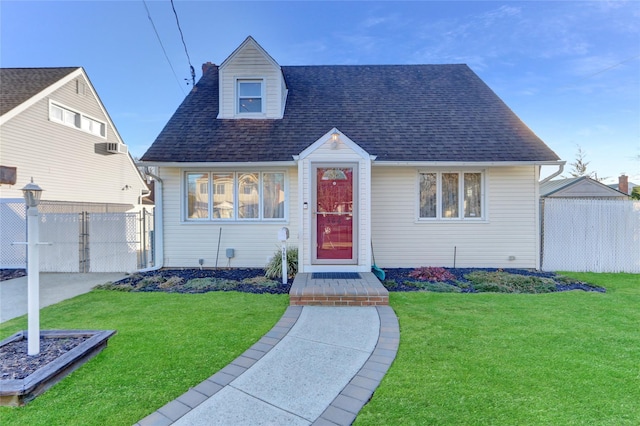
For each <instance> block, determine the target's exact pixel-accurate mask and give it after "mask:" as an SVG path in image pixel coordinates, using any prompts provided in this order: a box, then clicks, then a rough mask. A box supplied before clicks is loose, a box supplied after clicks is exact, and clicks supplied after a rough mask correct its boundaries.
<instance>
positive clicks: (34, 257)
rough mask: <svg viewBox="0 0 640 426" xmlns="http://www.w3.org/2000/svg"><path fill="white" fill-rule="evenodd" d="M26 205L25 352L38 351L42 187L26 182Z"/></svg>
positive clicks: (23, 191)
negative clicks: (39, 211)
mask: <svg viewBox="0 0 640 426" xmlns="http://www.w3.org/2000/svg"><path fill="white" fill-rule="evenodd" d="M22 194H23V195H24V201H25V203H26V205H27V320H28V321H27V322H28V324H27V325H28V329H27V332H28V334H27V354H28V355H31V356H34V355H38V354H39V353H40V255H39V253H38V251H39V247H38V245H39V244H40V243H39V239H40V238H39V232H40V230H39V225H40V223H39V218H38V204H40V196H41V195H42V188H40V187H39V186H38V185H36V184H35V183H33V178H31V183H28V184H27V185H26V186H25V187H24V188H22Z"/></svg>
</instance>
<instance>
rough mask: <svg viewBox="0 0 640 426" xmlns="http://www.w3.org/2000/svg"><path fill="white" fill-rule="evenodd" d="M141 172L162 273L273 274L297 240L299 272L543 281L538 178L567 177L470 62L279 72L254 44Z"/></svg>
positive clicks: (197, 96)
mask: <svg viewBox="0 0 640 426" xmlns="http://www.w3.org/2000/svg"><path fill="white" fill-rule="evenodd" d="M142 161H143V163H144V164H147V165H149V166H154V167H157V170H158V178H159V180H158V182H156V184H157V187H156V209H160V212H161V213H160V214H161V218H160V219H159V220H158V222H161V223H162V225H161V226H162V230H161V231H160V230H158V232H156V236H157V237H158V238H159V239H160V240H161V241H157V242H156V247H157V252H158V254H159V255H160V257H161V258H162V262H163V266H165V267H198V266H199V260H200V259H202V261H203V266H205V267H207V266H214V264H217V263H218V262H219V257H220V256H221V255H220V253H226V250H225V249H227V248H233V249H234V251H233V255H234V257H233V258H230V259H229V264H230V265H231V266H236V267H263V266H264V265H265V264H266V262H267V259H268V258H269V257H270V256H272V255H273V254H274V252H275V251H277V250H278V248H279V247H280V245H279V244H280V243H279V241H278V233H279V230H280V229H281V228H282V227H287V228H288V229H289V231H290V238H289V240H288V244H289V245H293V246H297V247H298V252H299V254H298V256H299V271H300V272H315V271H318V272H321V271H326V272H328V271H333V272H342V271H354V272H355V271H369V270H370V268H371V265H372V256H373V255H374V254H375V260H376V264H377V265H378V266H381V267H417V266H454V265H456V266H458V267H518V268H537V267H539V265H540V255H539V253H540V250H539V221H538V214H539V212H538V209H537V206H538V196H539V193H538V188H539V186H538V181H539V177H540V167H541V166H543V165H546V166H557V167H558V169H559V170H560V169H561V167H560V166H561V165H562V164H564V162H562V161H560V160H559V158H558V156H557V155H556V154H555V153H554V152H553V151H552V150H551V149H550V148H548V147H547V146H546V145H545V144H544V143H543V141H541V140H540V139H539V138H538V137H537V136H536V135H535V134H534V133H533V132H532V131H531V130H530V129H529V128H527V126H526V125H525V124H524V123H522V121H520V120H519V119H518V117H517V116H516V115H515V114H514V113H513V112H512V111H511V110H510V109H509V108H508V107H507V106H506V105H505V104H504V103H503V102H502V101H501V100H500V99H499V98H498V96H497V95H496V94H495V93H493V92H492V91H491V90H490V89H489V87H487V85H486V84H485V83H484V82H483V81H482V80H481V79H480V78H479V77H478V76H477V75H476V74H474V73H473V72H472V71H471V70H470V69H469V68H468V67H467V66H466V65H371V66H369V65H363V66H361V65H356V66H349V65H345V66H280V65H279V64H278V63H277V62H276V60H275V59H273V58H272V57H271V56H270V55H269V54H268V53H267V52H266V51H265V50H264V49H263V48H262V47H261V46H260V45H259V44H258V43H257V42H256V41H255V40H254V39H253V38H252V37H248V38H247V39H246V40H245V41H244V42H243V43H242V44H241V45H240V46H239V47H238V48H237V49H236V50H235V51H234V52H233V53H231V55H230V56H229V57H228V58H227V59H225V60H224V61H223V62H222V64H221V65H220V66H216V65H213V64H211V63H206V64H204V65H203V75H202V78H201V79H200V80H199V82H198V83H197V84H196V85H195V86H194V88H193V90H192V91H191V93H190V94H189V95H188V96H187V97H186V98H185V100H184V102H183V103H182V104H181V105H180V106H179V107H178V109H177V110H176V112H175V113H174V115H173V116H172V117H171V118H170V120H169V121H168V123H167V124H166V126H165V128H164V129H163V130H162V131H161V133H160V134H159V135H158V137H157V139H156V140H155V141H154V143H153V144H152V146H151V147H150V148H149V149H148V151H147V152H146V153H145V154H144V155H143V157H142ZM558 173H560V171H558ZM158 227H160V225H159V224H158ZM222 256H223V259H225V258H224V255H222ZM225 260H226V259H225ZM220 263H221V264H222V260H220Z"/></svg>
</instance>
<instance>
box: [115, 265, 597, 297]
mask: <svg viewBox="0 0 640 426" xmlns="http://www.w3.org/2000/svg"><path fill="white" fill-rule="evenodd" d="M413 270H414V269H413V268H390V269H385V270H384V271H385V274H386V277H385V280H384V285H385V287H387V289H388V290H389V291H396V292H408V291H420V289H419V288H417V287H416V286H410V285H406V284H405V283H406V282H407V281H417V280H416V279H415V278H411V277H410V276H409V273H410V272H411V271H413ZM446 270H447V271H448V272H449V273H451V274H453V276H455V279H452V280H448V281H443V282H445V283H447V284H450V285H453V286H458V285H459V284H460V283H463V284H467V285H464V286H462V287H460V290H461V292H463V293H474V292H475V290H474V289H473V286H471V285H468V284H469V281H468V280H466V279H465V278H464V276H465V275H466V274H468V273H470V272H474V271H504V272H508V273H512V274H519V275H530V276H537V277H543V278H551V279H554V280H555V281H556V290H555V291H570V290H583V291H596V292H605V291H606V290H605V289H604V288H602V287H595V286H593V285H590V284H587V283H584V282H580V281H573V280H569V279H567V278H566V277H564V278H560V276H558V275H557V274H555V273H553V272H541V271H534V270H527V269H495V268H446ZM175 276H177V277H181V278H182V283H183V284H184V283H186V282H187V281H189V280H191V279H194V278H218V279H224V280H236V281H238V282H239V283H238V284H237V285H235V286H232V287H229V286H227V287H224V288H213V289H212V288H206V289H196V290H194V289H185V288H184V287H182V286H180V285H178V286H173V287H166V286H164V287H163V286H162V285H161V284H160V283H148V284H145V285H140V283H141V282H142V281H143V280H144V279H148V278H150V277H155V278H156V279H157V278H158V277H162V279H161V280H160V281H162V280H167V279H169V278H171V277H175ZM263 276H264V270H263V269H259V268H231V269H215V270H214V269H202V270H200V269H161V270H159V271H152V272H145V273H137V274H133V275H130V276H129V277H127V278H125V279H123V280H120V281H118V282H116V283H114V284H116V285H117V286H121V287H126V288H127V291H141V292H149V291H165V292H179V293H202V292H208V291H216V290H219V291H230V290H231V291H241V292H247V293H271V294H288V293H289V290H290V288H291V284H292V279H289V281H288V283H287V284H286V285H283V284H282V283H281V282H278V280H275V281H276V283H275V285H274V283H273V282H272V283H271V285H270V286H265V285H262V284H260V283H241V281H242V280H245V279H249V278H257V277H263Z"/></svg>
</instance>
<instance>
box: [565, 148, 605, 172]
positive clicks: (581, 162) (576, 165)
mask: <svg viewBox="0 0 640 426" xmlns="http://www.w3.org/2000/svg"><path fill="white" fill-rule="evenodd" d="M577 147H578V152H577V153H576V159H575V161H574V162H573V163H569V165H570V166H571V167H573V169H571V171H570V172H569V174H570V175H571V177H580V176H587V177H589V178H591V179H595V180H597V181H603V180H605V179H608V178H607V177H598V173H597V172H587V166H588V165H589V163H590V162H589V161H585V158H586V157H587V154H586V153H585V152H584V151H583V150H582V147H581V146H580V145H577Z"/></svg>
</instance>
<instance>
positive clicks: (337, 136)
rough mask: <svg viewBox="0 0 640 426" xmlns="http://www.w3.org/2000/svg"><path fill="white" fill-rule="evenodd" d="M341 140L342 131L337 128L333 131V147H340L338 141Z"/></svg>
mask: <svg viewBox="0 0 640 426" xmlns="http://www.w3.org/2000/svg"><path fill="white" fill-rule="evenodd" d="M339 141H340V133H338V131H337V130H335V131H334V132H333V133H331V149H338V142H339Z"/></svg>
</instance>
